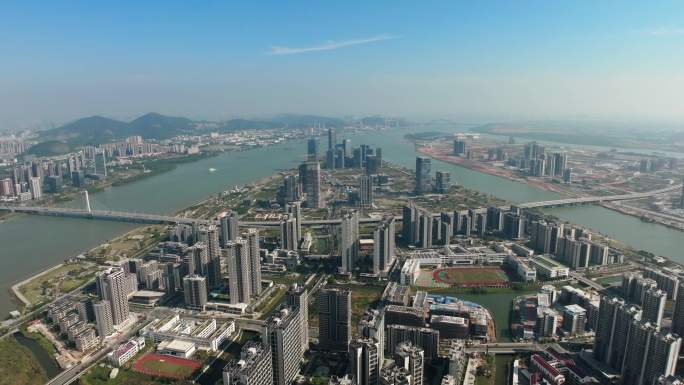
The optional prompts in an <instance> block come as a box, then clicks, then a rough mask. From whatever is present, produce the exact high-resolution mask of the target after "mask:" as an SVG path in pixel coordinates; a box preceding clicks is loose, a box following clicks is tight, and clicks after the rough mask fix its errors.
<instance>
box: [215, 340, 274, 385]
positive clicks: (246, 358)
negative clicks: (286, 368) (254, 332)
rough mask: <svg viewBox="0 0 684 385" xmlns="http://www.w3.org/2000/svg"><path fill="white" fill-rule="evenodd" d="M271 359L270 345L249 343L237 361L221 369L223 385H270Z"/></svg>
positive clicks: (271, 381) (271, 380)
mask: <svg viewBox="0 0 684 385" xmlns="http://www.w3.org/2000/svg"><path fill="white" fill-rule="evenodd" d="M272 372H273V359H272V357H271V347H270V345H264V344H262V343H260V342H256V341H249V342H247V343H246V344H245V346H243V347H242V352H241V353H240V359H239V360H233V361H230V362H229V363H228V365H226V366H225V367H224V368H223V385H272V384H273V374H272Z"/></svg>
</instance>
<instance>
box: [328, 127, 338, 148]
mask: <svg viewBox="0 0 684 385" xmlns="http://www.w3.org/2000/svg"><path fill="white" fill-rule="evenodd" d="M336 147H337V135H336V133H335V129H334V128H333V127H330V128H328V150H334V149H335V148H336Z"/></svg>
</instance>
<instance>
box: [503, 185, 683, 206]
mask: <svg viewBox="0 0 684 385" xmlns="http://www.w3.org/2000/svg"><path fill="white" fill-rule="evenodd" d="M681 188H682V185H681V184H679V185H675V186H670V187H666V188H663V189H658V190H652V191H646V192H640V193H629V194H619V195H605V196H589V197H580V198H566V199H556V200H550V201H540V202H528V203H522V204H519V205H514V206H515V207H518V208H521V209H536V208H543V207H561V206H575V205H584V204H594V203H602V202H614V201H626V200H630V199H641V198H648V197H651V196H654V195H660V194H665V193H668V192H672V191H675V190H681Z"/></svg>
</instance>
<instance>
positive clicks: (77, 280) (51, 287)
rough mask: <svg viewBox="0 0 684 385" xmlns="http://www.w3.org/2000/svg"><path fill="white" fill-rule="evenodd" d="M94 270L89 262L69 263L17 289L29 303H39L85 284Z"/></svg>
mask: <svg viewBox="0 0 684 385" xmlns="http://www.w3.org/2000/svg"><path fill="white" fill-rule="evenodd" d="M96 270H97V269H96V267H95V266H92V265H89V264H85V263H69V264H66V265H62V266H60V267H59V268H57V269H55V270H52V271H50V272H49V273H46V274H44V275H41V276H39V277H37V278H36V279H33V280H31V281H29V282H28V283H26V284H25V285H22V286H21V287H20V288H19V290H20V291H21V293H22V294H23V295H24V297H26V299H28V300H29V301H30V302H31V303H33V304H35V303H39V302H42V301H46V300H50V299H52V298H54V296H55V295H56V294H59V293H66V292H69V291H72V290H74V289H76V288H77V287H79V286H81V285H83V284H85V283H86V282H88V281H89V280H91V279H92V278H93V277H94V276H95V272H96Z"/></svg>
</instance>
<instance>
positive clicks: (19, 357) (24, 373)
mask: <svg viewBox="0 0 684 385" xmlns="http://www.w3.org/2000/svg"><path fill="white" fill-rule="evenodd" d="M45 381H47V376H46V375H45V372H44V371H43V369H42V368H41V367H40V365H38V363H37V362H36V360H35V358H34V357H33V355H32V354H31V352H30V351H29V350H28V349H27V348H25V347H23V346H21V345H20V344H19V343H18V342H16V341H15V340H14V338H11V337H7V338H3V339H2V340H0V385H34V384H36V385H38V384H43V383H45Z"/></svg>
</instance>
